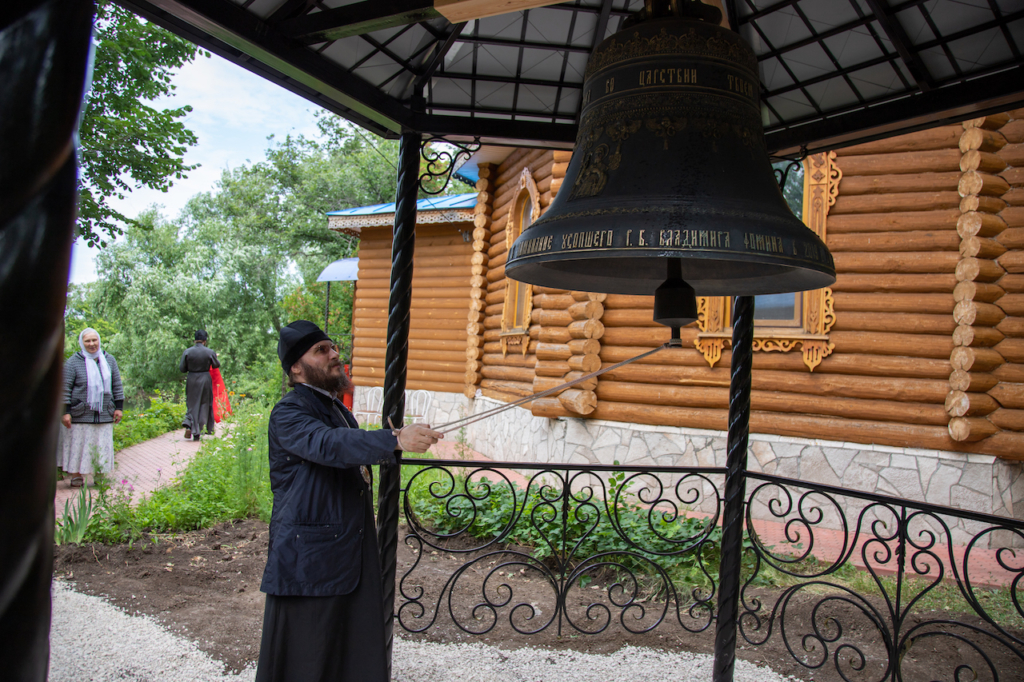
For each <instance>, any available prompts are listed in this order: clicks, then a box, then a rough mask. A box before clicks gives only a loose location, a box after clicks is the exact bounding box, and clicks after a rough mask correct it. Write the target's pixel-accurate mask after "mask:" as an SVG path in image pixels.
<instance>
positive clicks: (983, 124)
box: [961, 111, 1012, 130]
mask: <svg viewBox="0 0 1024 682" xmlns="http://www.w3.org/2000/svg"><path fill="white" fill-rule="evenodd" d="M1011 118H1012V117H1011V116H1010V114H1009V113H1008V112H1005V111H1004V112H1001V113H998V114H989V115H988V116H979V117H977V118H969V119H967V120H966V121H963V122H961V125H962V126H963V127H964V130H967V129H969V128H984V129H985V130H999V129H1000V128H1002V127H1003V126H1004V125H1006V124H1007V123H1009V122H1010V119H1011Z"/></svg>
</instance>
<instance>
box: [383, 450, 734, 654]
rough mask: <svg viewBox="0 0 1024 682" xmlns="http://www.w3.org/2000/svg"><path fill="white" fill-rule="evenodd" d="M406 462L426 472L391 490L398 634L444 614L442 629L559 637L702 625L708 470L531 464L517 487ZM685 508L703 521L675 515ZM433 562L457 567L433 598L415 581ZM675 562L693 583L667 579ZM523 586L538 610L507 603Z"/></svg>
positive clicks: (526, 603)
mask: <svg viewBox="0 0 1024 682" xmlns="http://www.w3.org/2000/svg"><path fill="white" fill-rule="evenodd" d="M419 463H422V464H429V466H426V467H424V468H422V469H420V470H419V471H417V472H416V473H414V474H413V475H412V476H411V478H410V479H409V482H408V484H407V485H406V487H405V490H404V493H405V497H404V500H405V502H404V510H405V515H406V523H407V527H408V529H409V533H408V535H407V536H406V538H405V542H406V544H408V545H410V546H411V547H412V548H413V551H414V552H415V554H416V557H417V558H416V560H415V562H414V563H413V565H412V566H410V567H409V568H408V569H407V570H406V572H405V574H404V575H403V576H402V577H401V580H400V583H399V590H400V593H401V595H402V598H403V599H404V602H402V603H401V605H400V607H399V608H398V613H397V617H398V620H399V622H400V623H401V625H402V627H404V628H405V629H406V630H409V631H410V632H422V631H424V630H427V629H428V628H430V627H432V626H434V625H436V624H437V622H438V619H439V618H442V617H443V616H442V614H443V611H444V610H445V608H444V607H445V605H447V612H448V613H447V617H448V618H449V619H450V620H451V622H453V623H454V624H455V625H456V626H457V627H459V628H460V629H461V630H463V631H465V632H467V633H470V634H474V635H482V634H485V633H487V632H490V631H491V630H492V629H494V628H495V627H497V626H499V625H500V624H503V623H507V625H508V627H510V628H511V629H512V630H514V631H515V632H518V633H521V634H536V633H540V632H543V631H545V630H547V629H549V628H551V627H552V626H554V629H555V630H556V631H557V633H558V635H561V634H562V632H563V628H564V627H565V626H566V625H567V626H569V627H571V628H572V629H573V630H575V631H577V632H580V633H583V634H597V633H599V632H603V631H604V630H606V629H607V628H608V627H609V626H610V625H612V623H613V621H617V622H618V624H619V625H620V626H621V627H622V628H623V629H624V630H626V631H628V632H632V633H640V632H649V631H651V630H654V629H655V628H657V627H658V626H659V625H661V624H662V623H664V622H665V621H666V619H668V618H670V617H671V618H672V619H673V620H674V621H676V622H677V623H678V624H679V625H680V626H682V627H683V628H685V629H686V630H688V631H690V632H703V631H705V630H707V629H708V628H710V626H711V624H712V622H713V620H714V619H713V611H714V601H713V597H714V595H715V576H714V571H713V567H711V566H709V565H707V563H706V562H705V557H706V556H707V555H710V554H711V553H713V547H714V545H715V541H714V540H713V539H712V535H713V533H714V532H715V531H716V528H717V526H716V524H717V522H718V519H719V514H720V509H721V499H720V496H719V493H718V490H719V488H720V487H721V485H722V484H721V482H720V481H719V482H716V481H715V480H714V479H716V478H717V479H720V478H721V475H722V470H721V469H707V470H704V471H697V470H693V469H681V468H677V469H673V470H671V471H670V470H668V469H665V470H645V469H640V468H628V469H627V470H620V471H619V472H618V473H613V472H612V470H611V469H610V468H607V467H605V468H601V467H590V468H588V469H587V470H585V471H584V470H581V469H580V468H579V467H571V468H570V467H564V466H548V467H546V468H543V469H540V470H538V469H537V468H536V466H537V465H536V464H533V465H530V466H532V467H534V468H533V469H532V475H531V476H530V478H529V479H528V480H526V479H524V478H523V476H519V475H518V474H515V473H511V472H510V471H508V469H510V468H525V466H524V465H511V464H506V463H502V464H501V467H502V468H501V469H498V468H496V467H493V466H489V465H484V464H482V463H469V464H470V467H468V468H461V469H456V470H455V471H453V466H459V465H461V466H465V465H466V464H467V463H465V462H435V461H430V460H421V461H420V462H419ZM659 474H660V475H659ZM516 479H517V480H521V481H525V483H524V484H523V486H522V487H520V486H519V485H517V484H516V483H515V482H514V480H516ZM694 507H700V508H701V509H704V510H706V511H705V513H703V514H700V515H698V516H695V517H687V515H686V512H687V510H689V509H692V508H694ZM431 509H432V511H431ZM438 519H442V521H440V522H439V520H438ZM524 537H531V538H535V540H536V544H535V546H534V547H533V548H532V549H530V548H526V547H523V546H522V540H523V538H524ZM595 547H599V548H601V549H600V550H599V551H595V550H594V548H595ZM436 553H441V554H443V555H445V556H446V557H450V558H454V559H455V560H456V562H458V563H459V565H457V566H456V567H455V569H454V570H453V571H452V573H451V575H450V577H449V578H448V579H447V582H446V584H445V585H444V587H443V588H442V589H441V590H440V592H439V593H437V594H427V593H426V592H425V590H424V588H423V586H422V585H421V584H419V583H418V576H419V575H421V574H422V573H421V572H422V571H424V570H428V571H433V570H434V568H433V565H432V564H431V563H430V559H432V558H433V554H436ZM425 554H431V558H430V559H428V558H426V557H425ZM680 563H684V564H686V565H688V566H689V573H688V575H689V576H691V577H692V578H693V579H692V580H690V581H683V582H681V581H680V579H679V575H678V574H677V573H674V572H673V571H672V570H671V567H670V565H677V564H680ZM528 582H529V583H533V586H532V587H533V588H536V587H537V586H538V585H539V586H540V587H541V591H542V592H543V594H544V600H543V601H542V602H538V600H537V598H536V596H534V598H533V599H532V601H531V600H521V601H517V597H516V594H517V591H518V590H520V589H525V587H526V584H527V583H528ZM590 584H593V585H595V586H598V585H601V586H603V588H604V589H602V590H601V591H599V592H595V591H594V590H593V589H588V587H589V585H590ZM536 592H537V590H536V589H532V590H531V593H532V594H534V595H536Z"/></svg>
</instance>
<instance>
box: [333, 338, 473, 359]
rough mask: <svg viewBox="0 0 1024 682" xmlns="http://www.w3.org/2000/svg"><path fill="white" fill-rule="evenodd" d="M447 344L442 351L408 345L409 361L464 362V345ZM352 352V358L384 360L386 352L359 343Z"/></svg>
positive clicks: (454, 342)
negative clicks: (460, 347)
mask: <svg viewBox="0 0 1024 682" xmlns="http://www.w3.org/2000/svg"><path fill="white" fill-rule="evenodd" d="M449 343H450V345H449V346H446V347H445V349H444V350H433V349H422V348H418V347H417V346H416V344H413V343H410V344H409V351H408V357H409V360H433V361H436V362H464V361H465V360H466V349H465V344H460V343H459V342H458V341H451V342H449ZM460 345H461V346H462V349H461V350H460V349H459V346H460ZM352 352H353V357H362V358H384V357H385V355H386V352H387V348H384V347H379V348H374V347H371V346H365V345H363V344H361V343H360V344H358V345H357V346H356V348H355V349H354V350H353V351H352Z"/></svg>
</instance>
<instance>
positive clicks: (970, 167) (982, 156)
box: [960, 147, 1007, 173]
mask: <svg viewBox="0 0 1024 682" xmlns="http://www.w3.org/2000/svg"><path fill="white" fill-rule="evenodd" d="M1005 149H1006V148H1005V147H1004V148H1003V149H1001V150H1000V153H999V154H993V153H992V152H979V151H976V150H971V151H969V152H967V153H966V154H964V155H963V156H962V157H961V158H960V170H962V171H964V172H965V173H966V172H967V171H981V172H983V173H999V172H1000V171H1002V170H1003V169H1005V168H1006V164H1007V161H1006V159H1004V158H1003V155H1002V152H1003V151H1005Z"/></svg>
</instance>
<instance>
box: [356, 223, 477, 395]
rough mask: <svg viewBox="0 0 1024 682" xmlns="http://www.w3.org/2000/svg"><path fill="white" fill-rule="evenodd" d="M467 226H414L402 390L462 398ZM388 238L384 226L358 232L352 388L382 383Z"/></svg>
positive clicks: (467, 292)
mask: <svg viewBox="0 0 1024 682" xmlns="http://www.w3.org/2000/svg"><path fill="white" fill-rule="evenodd" d="M473 227H474V226H473V223H469V222H467V223H448V224H440V225H431V224H420V225H417V227H416V250H415V255H414V257H413V268H414V269H413V280H412V314H411V322H410V330H409V370H408V375H407V383H406V387H407V388H408V389H409V390H418V389H424V390H427V391H434V392H438V393H459V394H461V393H462V392H463V386H464V377H465V371H466V311H467V310H468V305H469V304H468V302H469V300H470V291H471V283H470V280H471V277H472V275H471V267H472V259H473V255H474V252H473V245H472V243H470V242H467V241H465V240H464V238H463V236H462V235H463V234H464V233H466V234H469V233H471V232H472V231H473ZM391 232H392V230H391V228H390V227H365V228H363V229H362V232H361V234H360V242H359V254H358V255H359V281H358V284H357V286H356V300H355V306H354V309H353V312H352V316H353V320H352V332H353V351H352V375H353V376H352V382H353V383H354V384H355V385H356V386H357V387H369V386H383V385H384V354H385V350H386V345H387V344H386V340H385V339H386V334H387V325H388V312H387V311H388V294H389V288H390V284H391V279H390V278H391V267H390V263H391ZM359 393H360V392H359V391H357V403H358V402H359V397H360V396H359Z"/></svg>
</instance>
